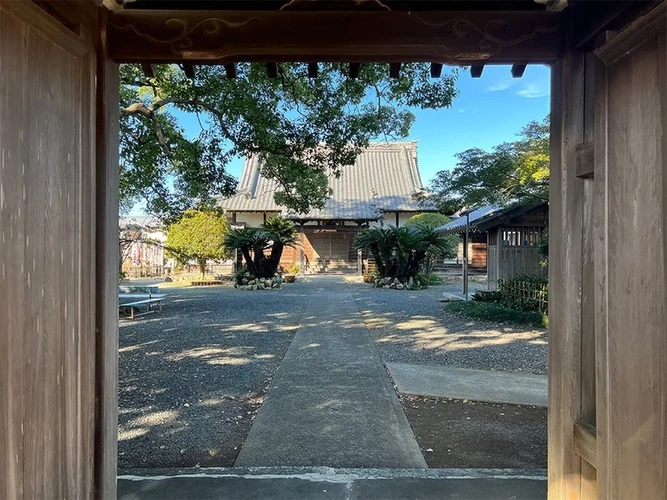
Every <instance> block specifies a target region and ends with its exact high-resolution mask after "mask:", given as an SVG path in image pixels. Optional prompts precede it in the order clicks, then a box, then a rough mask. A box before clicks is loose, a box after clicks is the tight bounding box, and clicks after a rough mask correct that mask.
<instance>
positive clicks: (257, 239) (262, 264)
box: [225, 217, 296, 278]
mask: <svg viewBox="0 0 667 500" xmlns="http://www.w3.org/2000/svg"><path fill="white" fill-rule="evenodd" d="M295 244H296V228H295V226H294V223H293V222H291V221H288V220H285V219H283V218H281V217H271V218H270V219H268V220H267V221H266V223H265V224H264V225H263V226H262V228H261V229H256V228H244V229H233V230H231V231H229V232H228V233H227V235H226V237H225V247H226V248H237V249H239V250H240V251H241V254H242V255H243V260H244V262H245V266H246V267H247V269H248V273H249V274H250V275H251V276H252V277H254V278H272V277H273V276H274V275H275V274H276V272H277V271H278V265H279V263H280V258H281V257H282V254H283V250H284V249H285V248H286V247H291V246H294V245H295ZM267 250H270V251H269V253H268V255H267Z"/></svg>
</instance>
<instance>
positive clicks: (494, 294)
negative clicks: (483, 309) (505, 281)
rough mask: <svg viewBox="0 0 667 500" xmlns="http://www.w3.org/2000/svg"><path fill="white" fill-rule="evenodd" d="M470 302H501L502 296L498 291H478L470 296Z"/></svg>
mask: <svg viewBox="0 0 667 500" xmlns="http://www.w3.org/2000/svg"><path fill="white" fill-rule="evenodd" d="M471 298H472V300H475V301H477V302H496V303H499V302H502V300H503V294H502V293H500V292H498V291H486V290H479V291H477V292H475V293H474V294H473V295H472V297H471Z"/></svg>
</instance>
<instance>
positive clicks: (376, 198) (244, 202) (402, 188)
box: [218, 141, 423, 220]
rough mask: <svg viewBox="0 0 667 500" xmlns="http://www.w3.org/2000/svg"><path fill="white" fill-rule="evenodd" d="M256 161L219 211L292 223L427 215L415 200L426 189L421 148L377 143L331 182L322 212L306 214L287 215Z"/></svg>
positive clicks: (250, 161) (271, 182)
mask: <svg viewBox="0 0 667 500" xmlns="http://www.w3.org/2000/svg"><path fill="white" fill-rule="evenodd" d="M260 171H261V165H260V163H259V160H258V158H257V157H256V156H251V157H249V158H248V159H247V160H246V162H245V165H244V168H243V174H242V176H241V182H240V183H239V189H238V193H237V194H236V195H235V196H232V197H230V198H219V199H218V201H219V203H220V206H221V207H222V208H224V209H225V210H227V211H232V212H250V211H267V212H268V211H279V212H282V213H283V215H284V216H286V217H289V218H299V219H300V218H304V219H348V220H360V219H365V220H375V219H378V218H379V217H380V215H381V212H382V211H386V212H393V211H405V212H410V211H422V210H423V208H422V207H420V205H419V203H418V202H417V201H416V200H415V199H414V195H415V194H416V193H418V192H420V191H422V190H423V186H422V182H421V178H420V176H419V168H418V166H417V143H416V141H413V142H391V143H387V142H382V143H373V144H371V146H370V147H369V148H368V149H366V150H364V151H363V152H362V153H361V154H360V155H359V157H358V158H357V162H356V163H355V165H352V166H346V167H343V169H342V174H341V176H340V177H339V178H336V177H334V176H332V177H331V179H330V181H329V185H330V187H331V188H332V190H333V193H332V195H331V197H330V199H329V200H327V202H326V205H325V207H324V208H323V209H321V210H319V209H313V210H311V211H310V212H308V213H307V214H292V213H288V212H287V210H286V209H285V207H281V206H279V205H277V204H276V203H275V201H274V199H273V194H274V193H275V191H276V190H277V189H278V184H277V182H276V181H274V180H269V179H266V178H264V177H262V176H261V174H260Z"/></svg>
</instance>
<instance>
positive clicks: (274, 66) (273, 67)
mask: <svg viewBox="0 0 667 500" xmlns="http://www.w3.org/2000/svg"><path fill="white" fill-rule="evenodd" d="M266 76H268V77H269V78H271V79H274V78H278V63H274V62H272V63H266Z"/></svg>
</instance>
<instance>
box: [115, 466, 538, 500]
mask: <svg viewBox="0 0 667 500" xmlns="http://www.w3.org/2000/svg"><path fill="white" fill-rule="evenodd" d="M546 492H547V482H546V471H544V470H542V471H535V470H529V471H526V470H515V469H409V470H387V469H384V470H377V469H375V470H373V469H355V470H351V469H347V470H344V469H343V470H341V469H338V470H336V469H327V468H293V467H290V468H268V469H263V468H259V469H195V470H181V471H175V470H165V471H161V470H152V471H150V473H149V475H146V471H140V472H138V473H137V474H132V473H131V472H129V473H126V474H123V475H121V476H119V478H118V498H119V499H120V500H139V499H140V500H171V499H173V500H195V499H196V500H205V499H216V500H217V499H234V500H246V499H248V500H250V499H252V500H269V499H271V500H274V499H291V500H315V499H320V498H321V499H335V500H362V499H363V500H391V499H397V500H398V499H401V500H405V499H408V498H419V499H420V500H431V499H432V500H436V499H437V500H445V499H452V500H453V499H458V500H466V499H469V500H477V499H481V498H483V499H487V500H494V499H498V500H500V499H503V500H505V499H507V500H509V499H514V500H528V499H531V500H539V499H546V497H547V494H546Z"/></svg>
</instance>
